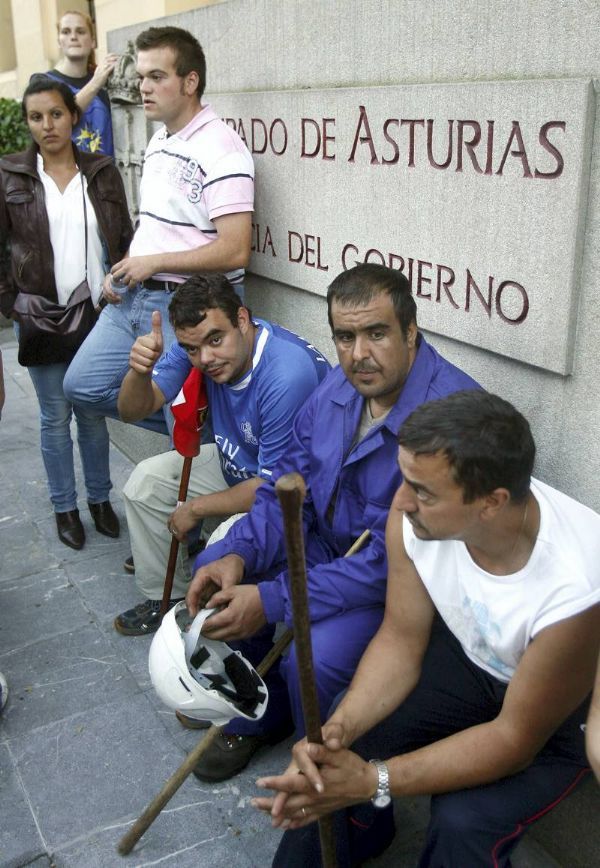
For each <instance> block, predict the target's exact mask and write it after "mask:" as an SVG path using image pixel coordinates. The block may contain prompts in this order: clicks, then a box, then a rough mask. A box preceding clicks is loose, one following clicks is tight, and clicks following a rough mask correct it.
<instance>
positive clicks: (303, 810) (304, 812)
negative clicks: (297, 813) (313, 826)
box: [300, 808, 306, 817]
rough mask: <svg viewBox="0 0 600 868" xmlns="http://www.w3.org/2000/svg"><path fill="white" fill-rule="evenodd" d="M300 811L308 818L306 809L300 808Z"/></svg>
mask: <svg viewBox="0 0 600 868" xmlns="http://www.w3.org/2000/svg"><path fill="white" fill-rule="evenodd" d="M300 810H301V811H302V816H303V817H306V808H300Z"/></svg>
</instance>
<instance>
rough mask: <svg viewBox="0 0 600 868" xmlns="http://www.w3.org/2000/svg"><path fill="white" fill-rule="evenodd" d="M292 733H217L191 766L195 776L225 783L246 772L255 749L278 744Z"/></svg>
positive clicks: (211, 781) (288, 731)
mask: <svg viewBox="0 0 600 868" xmlns="http://www.w3.org/2000/svg"><path fill="white" fill-rule="evenodd" d="M291 732H292V730H291V728H289V727H288V728H287V729H286V730H285V731H282V730H277V731H276V732H269V733H266V734H265V735H226V734H225V733H224V732H220V733H219V735H218V736H217V737H216V738H215V740H214V741H213V743H212V744H211V745H210V747H209V748H208V750H206V751H205V752H204V754H203V755H202V757H201V758H200V759H199V760H198V762H197V763H196V765H195V766H194V774H195V775H196V777H197V778H199V779H200V780H201V781H208V782H209V783H216V782H218V781H226V780H228V779H229V778H232V777H234V775H237V774H238V773H239V772H241V771H242V769H245V768H246V766H247V765H248V763H249V762H250V760H251V759H252V757H253V756H254V754H255V753H256V752H257V751H258V750H260V749H261V748H262V747H268V746H270V745H274V744H277V743H278V742H280V741H282V740H283V739H284V738H287V737H288V735H291Z"/></svg>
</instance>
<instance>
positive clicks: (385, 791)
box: [369, 759, 392, 808]
mask: <svg viewBox="0 0 600 868" xmlns="http://www.w3.org/2000/svg"><path fill="white" fill-rule="evenodd" d="M369 762H370V763H371V764H372V765H374V766H375V768H376V769H377V777H378V780H377V789H376V790H375V793H374V795H373V796H372V798H371V802H372V803H373V805H374V806H375V807H376V808H385V807H387V805H389V804H390V802H391V801H392V794H391V793H390V773H389V770H388V767H387V765H386V764H385V763H384V762H383V761H382V760H379V759H370V760H369Z"/></svg>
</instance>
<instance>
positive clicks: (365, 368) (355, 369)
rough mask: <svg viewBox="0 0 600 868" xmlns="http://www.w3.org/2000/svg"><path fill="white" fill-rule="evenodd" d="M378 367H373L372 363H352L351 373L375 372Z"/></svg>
mask: <svg viewBox="0 0 600 868" xmlns="http://www.w3.org/2000/svg"><path fill="white" fill-rule="evenodd" d="M378 371H379V368H375V367H373V366H372V365H352V373H353V374H377V373H378Z"/></svg>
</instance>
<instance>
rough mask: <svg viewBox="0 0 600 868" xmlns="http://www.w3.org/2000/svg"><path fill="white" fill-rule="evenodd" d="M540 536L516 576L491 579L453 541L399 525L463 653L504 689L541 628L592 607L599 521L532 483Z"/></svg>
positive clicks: (599, 576) (598, 572) (598, 587)
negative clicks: (502, 683)
mask: <svg viewBox="0 0 600 868" xmlns="http://www.w3.org/2000/svg"><path fill="white" fill-rule="evenodd" d="M531 490H532V492H533V495H534V497H535V499H536V500H537V502H538V504H539V507H540V529H539V532H538V537H537V540H536V542H535V545H534V548H533V551H532V553H531V557H530V558H529V561H528V562H527V564H526V565H525V566H524V567H523V569H522V570H519V571H518V572H516V573H512V574H510V575H508V576H494V575H491V574H490V573H487V572H486V571H485V570H483V569H481V567H479V566H478V565H477V564H476V563H475V562H474V561H473V559H472V558H471V556H470V554H469V552H468V549H467V547H466V545H465V544H464V543H463V542H459V541H456V540H442V541H437V540H435V541H424V540H419V539H417V537H416V536H415V534H414V532H413V529H412V527H411V525H410V522H409V521H408V519H406V518H405V519H404V522H403V536H404V545H405V548H406V552H407V554H408V556H409V558H411V560H412V561H413V563H414V564H415V567H416V569H417V572H418V573H419V576H420V577H421V580H422V582H423V584H424V585H425V587H426V588H427V591H428V592H429V595H430V597H431V599H432V601H433V603H434V605H435V607H436V609H437V610H438V612H439V613H440V615H441V617H442V618H443V619H444V621H445V622H446V624H447V625H448V627H449V628H450V630H451V631H452V633H453V634H454V635H455V636H456V638H457V639H458V641H459V642H460V643H461V645H462V647H463V650H464V652H465V654H466V655H467V656H468V657H469V658H470V659H471V660H472V661H473V663H475V664H476V665H477V666H480V667H481V668H482V669H485V670H486V671H487V672H489V673H490V674H491V675H494V676H495V677H496V678H499V679H500V680H501V681H505V682H508V681H510V679H511V677H512V676H513V674H514V671H515V669H516V667H517V665H518V663H519V661H520V659H521V657H522V655H523V653H524V652H525V649H526V648H527V646H528V645H529V643H530V642H531V640H532V639H533V638H534V637H535V636H536V634H537V633H539V631H540V630H542V629H544V627H548V626H549V625H550V624H554V623H556V622H557V621H562V620H563V619H565V618H569V617H570V616H572V615H576V614H578V613H579V612H583V611H584V610H585V609H589V608H590V607H591V606H593V605H594V604H595V603H597V602H599V601H600V515H597V514H596V513H595V512H593V511H592V510H591V509H588V507H586V506H583V504H581V503H578V502H577V501H576V500H573V499H572V498H570V497H567V495H566V494H562V493H561V492H560V491H556V489H554V488H551V487H550V486H549V485H546V484H545V483H543V482H540V481H539V480H536V479H532V484H531Z"/></svg>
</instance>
